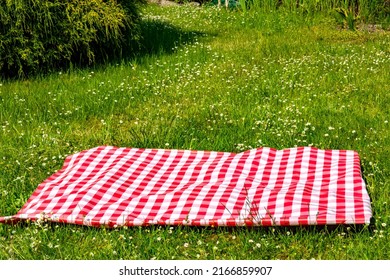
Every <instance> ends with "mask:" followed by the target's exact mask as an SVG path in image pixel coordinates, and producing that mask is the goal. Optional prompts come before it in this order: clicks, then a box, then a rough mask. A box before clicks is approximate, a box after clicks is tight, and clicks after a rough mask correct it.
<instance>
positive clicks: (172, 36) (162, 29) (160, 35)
mask: <svg viewBox="0 0 390 280" xmlns="http://www.w3.org/2000/svg"><path fill="white" fill-rule="evenodd" d="M140 29H141V40H140V43H139V50H138V51H137V52H136V53H135V55H137V57H139V56H141V57H142V56H147V55H162V54H171V53H173V52H174V51H175V50H176V48H178V47H180V46H181V45H185V44H191V43H193V42H194V41H195V38H196V37H197V36H201V35H202V33H200V32H195V31H184V30H182V29H180V28H178V27H176V26H174V25H172V24H170V23H168V22H164V21H160V20H154V19H145V20H143V21H142V22H141V24H140ZM128 58H130V59H132V58H133V55H130V56H129V57H128Z"/></svg>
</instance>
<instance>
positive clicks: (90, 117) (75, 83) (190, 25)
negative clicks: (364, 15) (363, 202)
mask: <svg viewBox="0 0 390 280" xmlns="http://www.w3.org/2000/svg"><path fill="white" fill-rule="evenodd" d="M143 18H144V21H143V24H142V30H143V34H144V36H145V38H144V48H143V49H142V50H141V51H140V53H139V55H138V56H136V57H134V58H129V59H127V60H123V61H120V62H118V63H116V62H113V63H112V64H111V65H100V66H97V67H96V68H95V69H70V70H69V71H64V72H61V73H60V72H56V73H54V72H53V73H51V74H50V75H45V76H43V75H42V77H36V78H33V79H30V80H23V81H20V80H19V81H17V80H14V81H10V80H8V81H1V82H0V84H1V85H0V147H1V148H0V216H7V215H13V214H15V213H16V212H17V211H18V210H19V209H20V208H21V207H22V205H23V204H24V203H25V202H26V200H27V198H28V197H29V196H30V195H31V193H32V192H33V191H34V190H35V188H36V187H37V185H38V184H39V183H41V182H42V181H43V180H44V179H45V178H47V177H48V176H49V175H50V174H52V173H53V172H55V171H56V170H58V169H60V168H61V166H62V163H63V160H64V158H65V157H66V156H67V155H70V154H73V153H75V152H77V151H80V150H84V149H88V148H92V147H95V146H99V145H115V146H121V147H139V148H146V147H148V148H177V149H196V150H213V151H231V152H239V151H242V150H246V149H250V148H254V147H260V146H266V147H273V148H278V149H282V148H290V147H294V146H308V145H312V146H315V147H318V148H323V149H353V150H356V151H357V152H358V153H359V155H360V157H361V165H362V168H363V176H364V179H365V180H366V182H367V185H368V191H369V194H370V197H371V199H372V207H373V211H374V216H375V223H374V226H373V227H372V228H369V227H363V228H353V227H337V228H335V229H329V228H313V227H310V228H274V229H266V228H256V229H247V228H235V229H226V228H187V227H174V228H170V227H149V228H138V227H137V228H121V229H112V230H108V229H100V228H99V229H96V228H88V227H79V226H72V225H60V224H40V223H29V224H28V225H15V226H11V225H0V259H121V258H122V259H153V258H155V259H172V258H174V259H312V258H314V259H389V250H388V248H389V244H390V240H389V239H390V230H389V227H390V209H389V201H388V200H389V193H390V192H389V191H390V138H389V136H390V133H389V128H390V124H389V121H390V115H389V112H390V105H389V104H390V83H389V80H390V49H389V46H390V34H389V32H388V31H383V30H379V31H377V32H366V31H362V30H360V31H359V30H358V31H356V32H352V31H348V30H341V29H340V28H339V25H338V24H337V22H336V21H335V19H334V18H333V17H328V16H325V15H310V16H306V17H304V16H302V15H300V14H297V13H286V12H284V11H279V12H272V13H262V12H259V11H258V12H247V13H242V12H240V11H239V10H231V11H225V10H218V9H216V8H213V7H203V8H193V7H189V6H180V7H157V6H149V7H147V8H146V9H145V10H144V11H143ZM151 42H152V43H153V44H151ZM75 244H77V245H75Z"/></svg>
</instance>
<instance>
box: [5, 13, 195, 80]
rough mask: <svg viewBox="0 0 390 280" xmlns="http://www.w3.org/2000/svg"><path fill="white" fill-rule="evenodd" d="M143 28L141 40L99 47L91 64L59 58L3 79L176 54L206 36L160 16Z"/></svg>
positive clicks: (6, 74)
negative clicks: (177, 50) (38, 68)
mask: <svg viewBox="0 0 390 280" xmlns="http://www.w3.org/2000/svg"><path fill="white" fill-rule="evenodd" d="M139 28H140V39H139V41H130V42H128V43H125V45H126V46H125V47H124V46H122V47H121V48H113V47H112V46H111V45H110V44H109V45H107V46H103V47H102V49H99V47H96V48H95V61H94V62H93V63H91V64H89V63H88V61H87V60H86V59H85V58H84V59H80V58H73V59H71V61H68V62H67V61H62V62H61V61H60V62H57V65H55V66H52V67H50V66H48V65H42V67H41V68H40V70H39V72H37V73H35V72H34V73H27V74H26V75H24V76H18V74H17V71H16V72H15V71H12V70H9V71H8V73H0V80H11V81H12V80H18V79H22V80H24V79H29V78H36V77H44V76H46V75H50V74H51V73H58V72H68V71H74V70H76V71H83V70H90V69H102V68H105V67H107V66H109V65H116V64H118V63H123V62H125V63H126V62H131V61H133V60H134V59H137V60H138V59H142V58H143V57H148V56H159V55H164V54H172V53H174V52H175V50H176V49H177V48H179V47H180V46H182V45H185V44H191V43H193V42H194V41H195V38H196V37H198V36H202V33H200V32H196V31H185V30H182V29H181V28H179V27H177V26H174V25H172V24H170V23H169V22H165V21H162V20H158V19H144V20H142V21H141V22H140V24H139ZM76 56H77V55H76Z"/></svg>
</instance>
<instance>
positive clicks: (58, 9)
mask: <svg viewBox="0 0 390 280" xmlns="http://www.w3.org/2000/svg"><path fill="white" fill-rule="evenodd" d="M141 3H144V0H117V1H116V0H72V1H68V0H2V1H1V2H0V71H1V76H3V77H12V76H28V75H30V74H34V73H36V72H38V71H39V72H42V71H47V70H50V69H53V68H56V67H64V66H67V65H69V64H70V63H76V64H83V65H85V64H91V63H93V62H95V61H97V60H99V59H104V58H105V57H107V56H111V55H119V54H120V53H121V49H122V48H124V47H126V46H127V45H128V44H129V42H130V41H131V40H137V39H138V36H139V35H138V29H137V22H138V20H139V15H138V9H137V7H138V6H139V4H141Z"/></svg>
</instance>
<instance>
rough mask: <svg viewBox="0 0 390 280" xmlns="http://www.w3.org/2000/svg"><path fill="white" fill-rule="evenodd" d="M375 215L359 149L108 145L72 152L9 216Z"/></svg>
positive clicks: (196, 222)
mask: <svg viewBox="0 0 390 280" xmlns="http://www.w3.org/2000/svg"><path fill="white" fill-rule="evenodd" d="M371 216H372V211H371V203H370V198H369V195H368V193H367V190H366V184H365V182H364V180H363V179H362V176H361V168H360V160H359V156H358V154H357V153H356V152H355V151H350V150H320V149H317V148H314V147H298V148H291V149H284V150H276V149H272V148H265V147H263V148H258V149H252V150H248V151H245V152H242V153H228V152H213V151H194V150H174V149H139V148H118V147H111V146H101V147H96V148H93V149H89V150H85V151H82V152H79V153H77V154H74V155H71V156H68V157H67V158H66V160H65V163H64V166H63V167H62V169H61V170H59V171H58V172H56V173H55V174H53V175H52V176H50V177H49V178H48V179H47V180H45V181H44V182H43V183H41V184H40V185H39V186H38V187H37V189H36V190H35V191H34V192H33V194H32V195H31V197H30V198H29V199H28V201H27V202H26V204H25V205H24V206H23V207H22V209H21V210H20V211H19V212H18V213H17V214H16V215H14V216H8V217H3V218H1V221H2V222H9V221H15V220H26V219H30V220H39V219H48V220H50V221H55V222H64V223H72V224H80V225H90V226H102V225H105V226H109V227H113V226H146V225H152V224H155V225H191V226H243V225H247V226H273V225H279V226H293V225H328V224H329V225H334V224H368V223H369V222H370V218H371Z"/></svg>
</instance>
